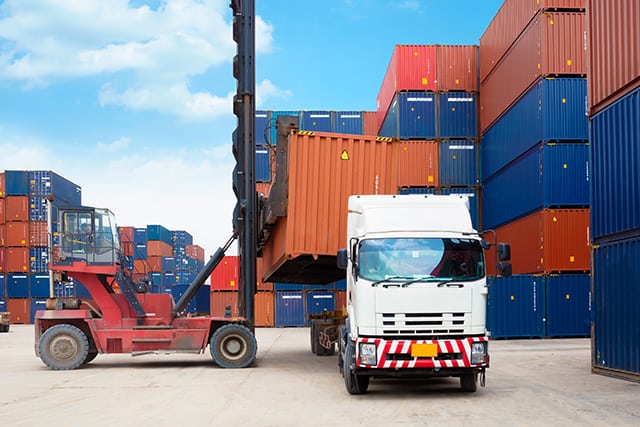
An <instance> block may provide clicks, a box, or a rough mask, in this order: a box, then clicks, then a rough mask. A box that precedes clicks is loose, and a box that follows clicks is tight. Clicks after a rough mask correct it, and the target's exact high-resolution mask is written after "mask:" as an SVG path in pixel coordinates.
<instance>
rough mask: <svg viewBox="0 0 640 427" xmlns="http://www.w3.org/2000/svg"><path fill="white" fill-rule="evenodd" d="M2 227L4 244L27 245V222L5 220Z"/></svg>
mask: <svg viewBox="0 0 640 427" xmlns="http://www.w3.org/2000/svg"><path fill="white" fill-rule="evenodd" d="M4 228H5V232H4V244H5V246H29V240H30V239H29V223H28V222H7V223H6V224H5V226H4Z"/></svg>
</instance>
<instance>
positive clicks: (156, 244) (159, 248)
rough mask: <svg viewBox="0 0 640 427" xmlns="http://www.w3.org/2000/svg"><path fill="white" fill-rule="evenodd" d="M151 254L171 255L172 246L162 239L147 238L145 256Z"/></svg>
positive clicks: (150, 255)
mask: <svg viewBox="0 0 640 427" xmlns="http://www.w3.org/2000/svg"><path fill="white" fill-rule="evenodd" d="M153 256H159V257H163V256H166V257H170V256H173V247H172V246H171V245H170V244H168V243H166V242H163V241H162V240H149V241H148V242H147V258H149V257H153Z"/></svg>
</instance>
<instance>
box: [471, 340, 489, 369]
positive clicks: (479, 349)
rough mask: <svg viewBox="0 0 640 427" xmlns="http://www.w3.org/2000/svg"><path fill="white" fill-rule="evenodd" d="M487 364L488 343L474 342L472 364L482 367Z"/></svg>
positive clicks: (472, 345)
mask: <svg viewBox="0 0 640 427" xmlns="http://www.w3.org/2000/svg"><path fill="white" fill-rule="evenodd" d="M483 363H487V343H486V342H474V343H472V344H471V364H472V365H481V364H483Z"/></svg>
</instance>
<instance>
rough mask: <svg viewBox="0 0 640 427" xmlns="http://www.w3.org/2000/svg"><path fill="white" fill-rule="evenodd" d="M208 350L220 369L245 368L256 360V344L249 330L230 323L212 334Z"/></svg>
mask: <svg viewBox="0 0 640 427" xmlns="http://www.w3.org/2000/svg"><path fill="white" fill-rule="evenodd" d="M209 350H210V351H211V357H213V360H214V361H215V362H216V363H217V364H218V366H220V367H221V368H246V367H247V366H249V365H251V364H252V363H253V361H254V360H255V358H256V353H257V351H258V343H257V341H256V337H255V336H254V335H253V333H251V331H250V330H249V328H247V327H246V326H243V325H238V324H235V323H230V324H228V325H224V326H222V327H220V328H218V330H217V331H215V332H214V333H213V336H212V337H211V342H210V343H209Z"/></svg>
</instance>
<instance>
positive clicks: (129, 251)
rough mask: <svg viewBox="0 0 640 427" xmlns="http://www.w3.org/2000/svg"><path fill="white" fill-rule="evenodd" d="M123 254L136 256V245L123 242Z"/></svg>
mask: <svg viewBox="0 0 640 427" xmlns="http://www.w3.org/2000/svg"><path fill="white" fill-rule="evenodd" d="M120 244H121V245H122V253H123V254H124V255H125V256H134V254H135V248H136V245H135V244H134V243H133V242H121V243H120Z"/></svg>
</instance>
